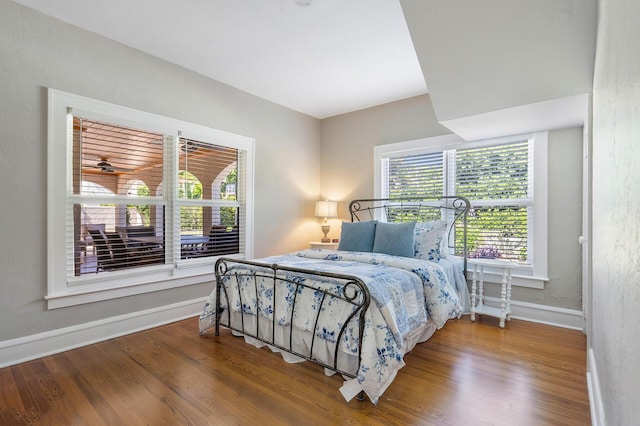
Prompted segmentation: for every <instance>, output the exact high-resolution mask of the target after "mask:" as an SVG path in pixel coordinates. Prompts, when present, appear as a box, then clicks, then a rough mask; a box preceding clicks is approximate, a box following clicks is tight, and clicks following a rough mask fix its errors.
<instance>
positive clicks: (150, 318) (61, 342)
mask: <svg viewBox="0 0 640 426" xmlns="http://www.w3.org/2000/svg"><path fill="white" fill-rule="evenodd" d="M205 300H206V297H203V298H198V299H193V300H187V301H184V302H180V303H174V304H172V305H167V306H160V307H158V308H153V309H147V310H144V311H138V312H132V313H130V314H125V315H118V316H116V317H110V318H105V319H102V320H98V321H92V322H88V323H85V324H78V325H74V326H71V327H66V328H61V329H58V330H51V331H47V332H44V333H39V334H34V335H31V336H26V337H19V338H17V339H11V340H5V341H2V342H0V368H2V367H7V366H10V365H14V364H19V363H21V362H25V361H30V360H32V359H37V358H42V357H44V356H47V355H52V354H56V353H60V352H64V351H67V350H69V349H74V348H78V347H81V346H86V345H90V344H93V343H97V342H101V341H103V340H108V339H112V338H114V337H118V336H123V335H125V334H131V333H135V332H137V331H142V330H146V329H149V328H153V327H158V326H160V325H163V324H168V323H171V322H175V321H179V320H182V319H186V318H190V317H194V316H196V315H199V314H200V312H202V308H203V307H204V303H205ZM193 332H194V333H197V332H198V330H193Z"/></svg>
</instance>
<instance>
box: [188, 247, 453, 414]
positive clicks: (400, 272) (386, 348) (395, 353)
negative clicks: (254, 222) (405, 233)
mask: <svg viewBox="0 0 640 426" xmlns="http://www.w3.org/2000/svg"><path fill="white" fill-rule="evenodd" d="M258 261H259V262H260V263H267V264H273V263H276V264H278V265H281V266H288V267H295V268H300V269H308V270H312V271H324V272H333V273H342V274H349V275H356V276H358V277H360V278H361V279H362V280H363V281H364V282H365V284H366V285H367V287H368V289H369V292H370V294H371V298H372V303H371V306H370V307H369V309H368V311H367V312H366V314H365V327H364V334H363V341H362V362H361V365H360V369H359V371H358V372H357V379H356V380H357V382H358V383H359V385H360V386H361V388H362V389H363V390H364V391H365V392H366V393H367V395H368V396H369V398H370V399H371V401H372V402H374V403H376V402H377V400H378V398H379V396H380V395H381V394H382V393H383V392H384V390H385V389H386V388H387V386H388V385H389V384H390V383H391V381H392V380H393V378H394V377H395V375H396V372H397V371H398V370H399V369H400V368H402V367H403V366H404V361H403V357H404V354H405V353H406V352H407V350H408V348H407V347H406V344H405V339H404V338H405V337H406V336H408V335H410V334H414V335H415V333H416V332H418V331H420V330H421V329H423V328H426V327H427V326H428V323H429V322H433V323H434V324H435V326H436V327H437V328H441V327H442V326H444V324H445V322H446V321H447V320H448V319H451V318H456V317H458V316H459V315H460V314H461V313H462V306H461V304H460V301H459V300H458V296H457V294H456V291H455V290H454V289H453V288H452V287H451V286H450V285H449V282H448V280H447V277H446V275H445V273H444V271H443V269H442V268H441V267H440V266H439V265H438V264H436V263H433V262H429V261H425V260H420V259H411V258H405V257H398V256H391V255H386V254H380V253H363V252H346V251H326V250H304V251H301V252H298V253H293V254H288V255H282V256H273V257H268V258H263V259H259V260H258ZM247 268H248V266H247V265H242V264H232V266H231V268H230V271H233V270H235V269H238V270H242V269H244V270H246V269H247ZM279 273H281V274H282V273H283V272H279ZM287 274H290V273H287ZM287 278H288V279H291V280H294V281H297V282H307V283H308V282H309V281H311V282H312V284H313V286H314V287H316V288H332V289H334V290H335V289H336V288H338V287H337V284H336V282H335V280H333V279H332V278H325V277H321V276H317V275H311V274H309V275H305V274H298V275H297V276H295V277H294V276H289V275H287ZM224 279H226V280H236V281H235V282H236V283H237V284H236V287H235V288H234V286H233V285H234V282H233V281H232V282H231V283H227V284H231V287H232V289H233V290H232V291H230V292H229V293H230V301H229V304H230V305H231V306H233V308H232V309H234V310H235V311H236V312H239V311H241V312H243V313H248V314H252V315H256V314H258V315H260V316H261V317H265V318H269V319H273V318H274V316H275V320H276V322H277V323H278V324H279V325H282V326H286V325H290V324H291V323H293V325H294V326H295V327H298V328H300V329H302V330H307V331H309V332H313V333H314V334H315V335H316V336H317V337H319V338H322V339H325V340H327V341H330V342H335V340H336V338H337V336H338V331H339V330H340V327H341V326H342V324H341V323H338V318H345V317H346V315H345V312H344V310H345V309H346V308H345V304H344V303H337V302H336V301H335V300H333V299H334V298H332V297H331V296H324V293H323V292H321V291H314V290H313V289H310V288H305V287H300V286H296V285H295V284H293V283H288V284H287V291H285V292H283V291H280V292H277V291H276V292H274V289H273V284H272V281H271V280H270V279H260V278H255V277H246V276H243V277H240V276H238V277H236V276H235V275H234V274H227V275H226V276H225V278H224ZM238 287H239V288H240V292H239V293H238V291H237V290H238ZM256 291H257V294H256ZM276 293H283V294H276ZM238 294H241V295H242V296H237V295H238ZM215 296H216V292H215V290H214V291H213V292H212V293H211V295H210V296H209V298H208V300H207V302H206V305H205V307H204V310H203V312H202V314H201V316H200V332H201V333H203V332H204V331H206V330H207V329H209V328H211V327H212V326H213V325H214V321H215V318H214V317H215ZM240 299H242V302H241V301H240ZM294 299H295V306H296V308H295V309H294V308H293V306H294ZM300 306H308V307H309V308H308V310H307V311H302V310H301V309H300V308H299V307H300ZM318 310H320V311H321V312H322V314H321V315H320V317H319V319H318V324H317V325H316V324H315V316H316V315H315V314H316V312H317V311H318ZM314 326H315V329H314ZM357 347H358V326H357V322H355V321H354V322H352V323H350V324H349V326H348V327H347V330H346V333H345V334H343V335H342V337H341V341H340V348H341V350H342V351H345V352H347V353H352V354H355V353H357Z"/></svg>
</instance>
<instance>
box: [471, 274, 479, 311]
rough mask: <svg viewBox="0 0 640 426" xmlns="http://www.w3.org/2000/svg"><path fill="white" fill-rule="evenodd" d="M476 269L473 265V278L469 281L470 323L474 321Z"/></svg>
mask: <svg viewBox="0 0 640 426" xmlns="http://www.w3.org/2000/svg"><path fill="white" fill-rule="evenodd" d="M477 270H478V267H477V266H476V265H473V278H472V279H471V321H475V320H476V278H477Z"/></svg>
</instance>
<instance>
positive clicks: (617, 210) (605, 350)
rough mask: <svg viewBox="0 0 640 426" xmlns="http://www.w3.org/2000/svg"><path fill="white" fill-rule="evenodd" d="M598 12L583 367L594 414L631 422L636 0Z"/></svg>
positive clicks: (637, 409) (638, 165) (638, 370)
mask: <svg viewBox="0 0 640 426" xmlns="http://www.w3.org/2000/svg"><path fill="white" fill-rule="evenodd" d="M598 15H599V20H598V42H597V50H596V67H595V78H594V87H593V133H592V134H593V221H592V223H593V238H592V241H593V259H592V262H593V264H592V265H593V268H592V271H593V275H592V277H593V280H592V281H593V284H592V298H591V299H592V301H593V302H592V307H591V312H592V318H591V324H592V326H591V330H592V333H591V336H589V339H588V346H589V349H590V351H589V355H590V357H589V360H590V365H589V367H590V373H591V374H593V375H594V377H595V380H594V382H595V383H594V385H596V387H595V389H596V390H597V389H599V390H600V393H599V395H597V396H599V397H600V398H601V402H602V407H603V409H604V416H603V418H602V419H601V420H604V422H606V424H609V425H631V424H638V419H640V404H638V395H640V362H638V354H639V353H640V339H638V337H639V336H640V310H639V309H638V307H639V306H640V283H639V279H640V256H639V254H640V215H639V214H638V211H640V192H639V191H638V187H639V186H640V55H638V46H639V45H640V26H638V22H640V2H638V1H637V0H619V1H618V0H616V1H611V0H600V2H599V10H598ZM598 385H599V386H598ZM596 402H599V401H596ZM604 422H603V423H602V424H605V423H604Z"/></svg>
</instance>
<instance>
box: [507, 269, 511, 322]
mask: <svg viewBox="0 0 640 426" xmlns="http://www.w3.org/2000/svg"><path fill="white" fill-rule="evenodd" d="M507 321H511V269H509V272H508V273H507Z"/></svg>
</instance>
